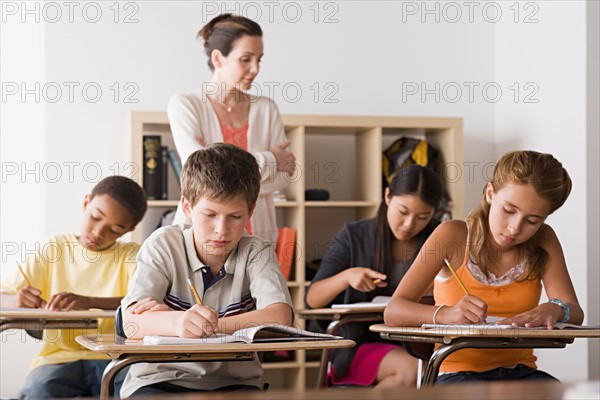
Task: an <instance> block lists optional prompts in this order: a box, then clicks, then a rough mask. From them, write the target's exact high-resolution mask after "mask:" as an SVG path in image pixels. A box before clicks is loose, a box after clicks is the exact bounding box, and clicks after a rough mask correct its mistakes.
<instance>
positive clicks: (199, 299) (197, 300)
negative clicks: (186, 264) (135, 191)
mask: <svg viewBox="0 0 600 400" xmlns="http://www.w3.org/2000/svg"><path fill="white" fill-rule="evenodd" d="M187 282H188V285H190V289H192V293H193V294H194V297H195V298H196V302H197V303H198V304H199V305H202V299H201V298H200V295H199V294H198V291H197V290H196V286H194V284H193V283H192V279H191V278H190V277H189V276H188V277H187Z"/></svg>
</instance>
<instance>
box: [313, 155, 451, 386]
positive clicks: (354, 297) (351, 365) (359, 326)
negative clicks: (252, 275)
mask: <svg viewBox="0 0 600 400" xmlns="http://www.w3.org/2000/svg"><path fill="white" fill-rule="evenodd" d="M441 197H442V186H441V183H440V180H439V178H438V176H437V174H436V173H435V172H433V171H432V170H431V169H429V168H426V167H422V166H418V165H412V166H409V167H406V168H404V169H402V170H400V171H398V172H397V175H396V176H395V177H394V179H393V180H392V181H391V183H390V186H389V188H387V189H386V190H385V195H384V198H383V200H382V202H381V204H380V206H379V209H378V211H377V216H376V217H375V218H373V219H369V220H364V221H358V222H352V223H349V224H347V225H346V226H344V228H343V229H342V230H341V231H340V232H338V233H337V234H336V236H335V237H334V239H333V241H332V242H331V243H330V245H329V246H328V248H327V251H326V253H325V256H324V257H323V260H322V262H321V266H320V267H319V269H318V271H317V274H316V276H315V278H314V279H313V282H312V284H311V286H310V287H309V288H308V291H307V294H306V304H307V306H308V307H311V308H316V307H328V306H331V304H343V303H346V304H347V303H356V302H363V301H370V300H372V299H373V297H375V296H376V295H391V294H392V293H393V292H394V289H395V288H396V286H397V285H398V283H399V282H400V281H401V280H402V279H403V276H404V275H405V274H406V271H407V270H408V268H409V267H410V265H411V263H412V261H413V260H414V258H415V256H416V254H417V252H418V251H419V248H420V247H421V245H422V244H423V243H424V241H425V239H426V238H427V236H429V234H430V233H431V232H432V231H433V229H434V228H435V227H436V226H437V225H438V224H439V221H437V220H436V219H434V218H433V214H434V211H435V209H436V207H437V206H438V205H439V202H440V199H441ZM368 326H369V324H368V323H353V324H348V325H346V326H344V327H343V328H342V329H341V330H340V333H338V334H339V335H341V336H344V337H347V338H349V339H353V340H355V341H356V342H357V343H358V346H357V347H356V348H354V349H341V350H335V351H333V352H332V355H331V360H332V363H333V367H332V369H331V371H330V374H329V376H328V381H329V382H330V383H332V384H353V385H371V384H373V383H377V385H378V387H392V386H414V384H415V382H416V376H417V360H416V359H415V358H413V357H412V356H410V355H409V354H408V353H407V352H406V351H405V350H404V349H403V348H402V346H400V345H398V344H392V343H389V342H383V341H382V340H381V339H380V338H379V336H378V335H377V334H375V333H372V332H369V330H368Z"/></svg>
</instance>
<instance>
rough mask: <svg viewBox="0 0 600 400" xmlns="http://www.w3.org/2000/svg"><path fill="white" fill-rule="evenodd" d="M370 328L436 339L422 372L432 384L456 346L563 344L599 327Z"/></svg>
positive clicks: (599, 333)
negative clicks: (437, 344) (427, 362)
mask: <svg viewBox="0 0 600 400" xmlns="http://www.w3.org/2000/svg"><path fill="white" fill-rule="evenodd" d="M370 330H371V331H373V332H378V333H379V334H380V335H381V337H382V338H384V339H388V340H397V341H403V342H426V343H439V344H440V347H438V349H437V350H435V351H434V352H433V354H432V355H431V358H430V359H429V365H428V366H427V369H426V370H425V375H424V376H423V381H422V382H423V386H428V385H429V386H430V385H433V383H434V382H435V378H436V377H437V374H438V371H439V369H440V365H441V364H442V362H443V361H444V359H445V358H446V357H448V356H449V355H450V354H452V353H454V352H455V351H458V350H460V349H465V348H472V349H504V348H564V347H565V346H566V345H567V344H569V343H573V341H574V340H575V338H600V329H553V330H547V329H527V328H519V327H517V328H499V327H489V325H488V326H487V327H485V328H483V327H477V326H476V325H473V326H470V327H468V328H461V327H456V326H454V327H453V326H452V325H447V326H444V327H442V328H435V329H424V328H421V327H408V326H399V327H391V326H386V325H383V324H377V325H371V327H370Z"/></svg>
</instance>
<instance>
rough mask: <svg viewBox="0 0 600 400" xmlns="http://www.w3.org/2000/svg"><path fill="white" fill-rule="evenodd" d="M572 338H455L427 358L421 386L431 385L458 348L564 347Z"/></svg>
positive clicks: (571, 341)
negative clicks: (445, 361) (445, 362)
mask: <svg viewBox="0 0 600 400" xmlns="http://www.w3.org/2000/svg"><path fill="white" fill-rule="evenodd" d="M573 340H574V339H571V338H568V339H550V338H547V339H544V338H527V339H525V340H524V339H523V338H456V339H453V340H452V341H451V342H450V343H444V344H442V345H441V346H440V347H439V348H438V349H437V350H436V351H434V352H433V354H432V355H431V358H430V359H429V365H427V369H426V370H425V376H424V377H423V384H422V386H433V384H434V383H435V379H436V378H437V375H438V373H439V370H440V365H442V362H443V361H444V360H445V359H446V357H448V356H449V355H450V354H452V353H454V352H455V351H458V350H460V349H465V348H470V349H503V348H509V349H522V348H527V349H532V348H536V349H543V348H552V349H557V348H564V347H566V346H567V344H568V343H573Z"/></svg>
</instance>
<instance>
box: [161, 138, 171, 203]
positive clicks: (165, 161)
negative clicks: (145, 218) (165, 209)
mask: <svg viewBox="0 0 600 400" xmlns="http://www.w3.org/2000/svg"><path fill="white" fill-rule="evenodd" d="M168 168H169V148H168V147H167V146H160V174H161V180H160V183H161V193H160V194H161V196H160V198H161V200H167V199H168V198H169V180H168V178H169V175H168V172H169V170H168Z"/></svg>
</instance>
